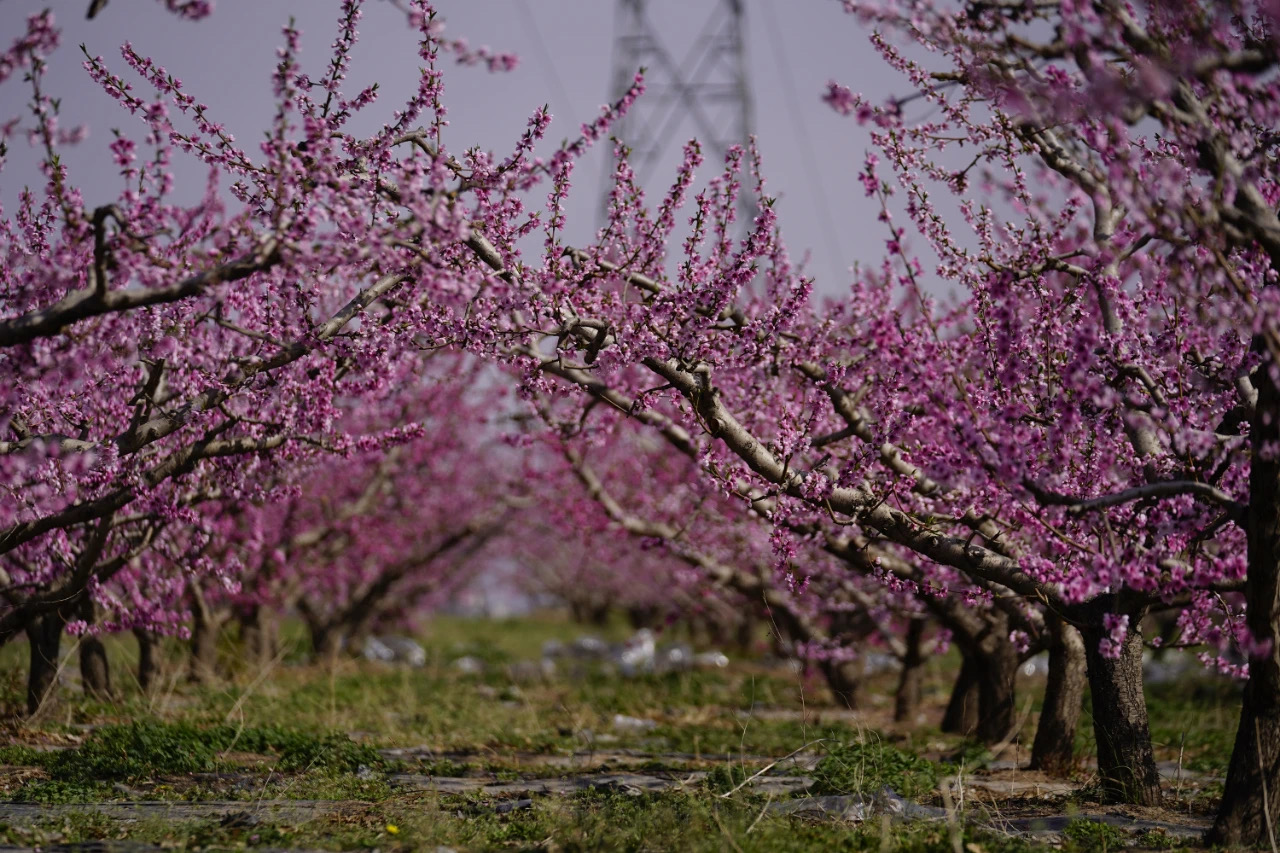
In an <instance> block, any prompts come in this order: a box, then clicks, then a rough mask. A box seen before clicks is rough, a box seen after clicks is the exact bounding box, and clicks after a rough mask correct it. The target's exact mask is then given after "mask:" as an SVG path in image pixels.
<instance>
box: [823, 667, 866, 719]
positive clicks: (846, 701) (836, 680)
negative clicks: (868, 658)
mask: <svg viewBox="0 0 1280 853" xmlns="http://www.w3.org/2000/svg"><path fill="white" fill-rule="evenodd" d="M860 663H861V662H860V661H853V660H844V661H830V660H824V661H819V662H818V669H819V670H821V671H822V675H823V677H824V678H825V679H826V680H827V687H828V688H830V689H831V696H832V698H833V699H835V703H836V705H837V706H840V707H843V708H848V709H849V710H850V711H853V710H857V707H858V690H859V682H861V680H862V673H861V672H859V670H860V669H861V666H860Z"/></svg>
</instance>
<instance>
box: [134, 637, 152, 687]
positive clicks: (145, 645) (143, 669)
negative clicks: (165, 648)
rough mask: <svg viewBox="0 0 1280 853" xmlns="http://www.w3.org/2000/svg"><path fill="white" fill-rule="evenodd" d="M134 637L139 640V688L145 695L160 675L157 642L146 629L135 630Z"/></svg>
mask: <svg viewBox="0 0 1280 853" xmlns="http://www.w3.org/2000/svg"><path fill="white" fill-rule="evenodd" d="M133 636H134V637H135V638H137V640H138V687H139V688H141V689H142V692H143V693H149V692H150V691H151V688H152V687H153V686H154V685H155V683H156V675H157V673H158V669H157V665H156V640H155V637H154V636H152V634H151V632H150V631H147V630H146V629H144V628H134V629H133Z"/></svg>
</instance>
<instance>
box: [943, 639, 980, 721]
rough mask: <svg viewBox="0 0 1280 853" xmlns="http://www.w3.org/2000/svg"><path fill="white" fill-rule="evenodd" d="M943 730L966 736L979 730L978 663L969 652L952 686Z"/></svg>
mask: <svg viewBox="0 0 1280 853" xmlns="http://www.w3.org/2000/svg"><path fill="white" fill-rule="evenodd" d="M942 730H943V731H944V732H947V733H949V734H955V735H965V736H968V735H971V734H973V733H974V732H975V731H977V730H978V664H977V662H976V661H974V659H973V657H972V656H970V655H968V654H964V657H963V659H962V660H961V662H960V674H959V675H957V676H956V681H955V684H954V685H952V687H951V698H950V699H949V700H948V701H947V710H946V711H945V712H943V714H942Z"/></svg>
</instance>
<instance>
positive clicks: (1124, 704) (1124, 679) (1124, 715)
mask: <svg viewBox="0 0 1280 853" xmlns="http://www.w3.org/2000/svg"><path fill="white" fill-rule="evenodd" d="M1105 605H1106V603H1105V602H1103V601H1096V602H1093V603H1091V604H1090V605H1088V606H1087V607H1086V608H1085V611H1086V613H1087V618H1086V619H1085V620H1082V625H1081V629H1080V632H1081V635H1082V639H1083V640H1084V652H1085V664H1086V669H1087V675H1088V678H1089V693H1090V696H1091V698H1092V705H1093V733H1094V737H1095V739H1096V740H1097V742H1098V777H1099V779H1100V780H1101V783H1102V796H1103V799H1104V800H1106V801H1108V802H1117V803H1133V804H1135V805H1142V806H1154V805H1158V804H1159V803H1160V774H1159V772H1158V771H1157V770H1156V760H1155V755H1154V753H1153V752H1152V751H1151V730H1150V728H1149V727H1148V725H1147V700H1146V697H1145V696H1144V695H1143V692H1142V632H1141V630H1139V628H1138V622H1139V621H1140V619H1139V618H1135V617H1136V616H1137V614H1131V615H1130V623H1129V624H1130V626H1131V628H1130V630H1129V634H1128V636H1126V637H1125V640H1124V642H1123V643H1122V644H1121V646H1120V654H1119V657H1117V658H1108V657H1104V656H1103V655H1102V652H1101V651H1099V648H1098V647H1099V643H1100V642H1101V641H1102V639H1103V637H1105V636H1107V632H1106V631H1105V630H1104V628H1103V626H1102V615H1103V613H1105V612H1106V609H1105Z"/></svg>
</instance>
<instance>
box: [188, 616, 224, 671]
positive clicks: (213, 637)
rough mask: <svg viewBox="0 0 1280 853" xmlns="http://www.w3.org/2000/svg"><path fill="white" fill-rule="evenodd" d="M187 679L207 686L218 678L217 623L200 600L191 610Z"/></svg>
mask: <svg viewBox="0 0 1280 853" xmlns="http://www.w3.org/2000/svg"><path fill="white" fill-rule="evenodd" d="M188 678H189V679H190V680H191V681H194V682H196V683H198V684H209V683H210V682H213V681H216V680H217V678H218V623H217V622H216V621H214V618H213V615H212V614H211V613H210V612H209V608H208V607H206V606H205V604H204V601H203V600H202V599H200V600H197V601H196V603H195V604H194V606H192V608H191V670H190V672H189V673H188Z"/></svg>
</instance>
